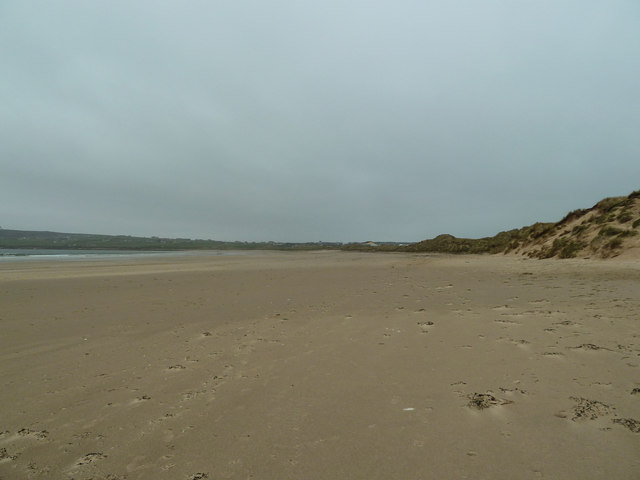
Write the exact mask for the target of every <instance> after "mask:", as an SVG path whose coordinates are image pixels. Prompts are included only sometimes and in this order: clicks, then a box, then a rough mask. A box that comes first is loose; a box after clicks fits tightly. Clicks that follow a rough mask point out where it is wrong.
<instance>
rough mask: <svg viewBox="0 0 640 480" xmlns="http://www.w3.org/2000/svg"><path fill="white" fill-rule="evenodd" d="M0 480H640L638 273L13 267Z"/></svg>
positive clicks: (196, 263) (622, 265)
mask: <svg viewBox="0 0 640 480" xmlns="http://www.w3.org/2000/svg"><path fill="white" fill-rule="evenodd" d="M0 305H1V308H0V479H2V480H13V479H31V478H33V479H52V478H55V479H76V480H88V479H109V480H116V479H119V480H124V479H127V480H132V479H178V480H180V479H184V480H195V479H204V478H209V479H248V478H255V479H356V478H358V479H360V478H361V479H400V478H401V479H449V478H450V479H462V478H469V479H537V478H547V479H570V478H576V479H577V478H580V479H602V478H616V479H637V478H640V454H639V453H640V263H639V262H638V261H626V262H625V261H608V262H604V261H595V260H591V261H588V260H563V261H558V260H544V261H541V260H524V259H520V258H514V257H503V256H456V257H450V256H425V255H405V254H398V255H396V254H387V255H383V254H360V253H342V252H319V253H293V254H290V253H258V254H255V255H253V254H252V255H242V256H237V257H235V256H231V257H223V256H221V257H211V256H208V257H202V258H196V257H186V258H172V259H157V258H156V259H146V260H127V261H102V262H19V263H3V264H0Z"/></svg>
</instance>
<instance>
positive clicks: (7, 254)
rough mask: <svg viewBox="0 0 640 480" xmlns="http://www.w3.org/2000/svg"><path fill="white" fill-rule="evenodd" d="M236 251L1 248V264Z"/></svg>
mask: <svg viewBox="0 0 640 480" xmlns="http://www.w3.org/2000/svg"><path fill="white" fill-rule="evenodd" d="M242 253H245V252H244V251H235V250H188V251H183V250H180V251H150V250H145V251H140V250H72V249H69V250H66V249H65V250H55V249H45V248H41V249H40V248H0V262H7V261H10V262H16V261H34V260H35V261H47V260H56V261H60V260H122V259H130V258H131V259H133V258H149V257H183V256H194V255H200V256H202V255H206V256H209V255H240V254H242Z"/></svg>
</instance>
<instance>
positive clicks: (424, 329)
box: [417, 321, 434, 333]
mask: <svg viewBox="0 0 640 480" xmlns="http://www.w3.org/2000/svg"><path fill="white" fill-rule="evenodd" d="M417 324H418V326H419V327H420V332H421V333H429V329H430V328H429V327H432V326H433V325H434V323H433V322H431V321H426V322H417Z"/></svg>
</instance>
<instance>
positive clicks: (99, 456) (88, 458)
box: [76, 452, 107, 467]
mask: <svg viewBox="0 0 640 480" xmlns="http://www.w3.org/2000/svg"><path fill="white" fill-rule="evenodd" d="M105 458H107V456H106V455H105V454H104V453H102V452H93V453H87V454H86V455H85V456H84V457H82V458H81V459H79V460H78V461H77V462H76V466H78V467H79V466H82V465H89V464H90V463H94V462H97V461H98V460H103V459H105Z"/></svg>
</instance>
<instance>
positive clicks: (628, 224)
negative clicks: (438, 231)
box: [397, 190, 640, 258]
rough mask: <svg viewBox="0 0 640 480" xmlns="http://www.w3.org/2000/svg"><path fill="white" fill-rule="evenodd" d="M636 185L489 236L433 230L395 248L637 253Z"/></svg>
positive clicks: (639, 202)
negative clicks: (549, 219) (554, 217)
mask: <svg viewBox="0 0 640 480" xmlns="http://www.w3.org/2000/svg"><path fill="white" fill-rule="evenodd" d="M639 233H640V190H637V191H635V192H633V193H632V194H630V195H629V196H627V197H613V198H605V199H604V200H601V201H600V202H598V203H596V204H595V205H594V206H593V207H591V208H588V209H585V210H574V211H572V212H570V213H569V214H567V215H566V216H565V217H564V218H563V219H562V220H560V221H559V222H556V223H535V224H533V225H530V226H528V227H523V228H519V229H515V230H509V231H506V232H500V233H498V234H497V235H495V236H493V237H486V238H479V239H470V238H456V237H454V236H452V235H439V236H437V237H435V238H433V239H429V240H423V241H421V242H417V243H413V244H410V245H407V246H406V247H402V248H400V249H397V250H401V251H410V252H442V253H510V254H515V255H525V256H528V257H531V258H553V257H557V258H573V257H592V256H593V257H599V258H610V257H615V256H618V255H621V254H624V253H628V252H630V251H632V250H634V251H636V252H637V253H639V254H640V236H639Z"/></svg>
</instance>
